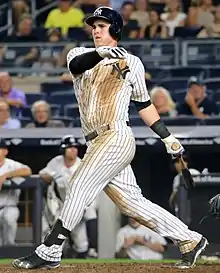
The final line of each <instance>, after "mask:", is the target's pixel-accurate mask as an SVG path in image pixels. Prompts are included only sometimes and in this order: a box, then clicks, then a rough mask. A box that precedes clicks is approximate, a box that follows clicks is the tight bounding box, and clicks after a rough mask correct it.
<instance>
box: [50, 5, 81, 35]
mask: <svg viewBox="0 0 220 273" xmlns="http://www.w3.org/2000/svg"><path fill="white" fill-rule="evenodd" d="M83 18H84V13H83V12H82V10H80V9H78V8H74V7H72V1H71V0H59V8H56V9H53V10H52V11H51V12H50V13H49V14H48V17H47V20H46V22H45V27H46V28H61V33H62V35H63V37H66V36H67V34H68V29H69V28H70V27H82V26H83Z"/></svg>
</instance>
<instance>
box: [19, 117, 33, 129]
mask: <svg viewBox="0 0 220 273" xmlns="http://www.w3.org/2000/svg"><path fill="white" fill-rule="evenodd" d="M19 120H20V122H21V127H22V128H24V127H26V125H27V124H28V123H30V122H32V119H30V118H24V117H21V118H19Z"/></svg>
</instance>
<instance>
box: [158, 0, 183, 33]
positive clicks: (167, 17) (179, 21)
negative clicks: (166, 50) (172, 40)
mask: <svg viewBox="0 0 220 273" xmlns="http://www.w3.org/2000/svg"><path fill="white" fill-rule="evenodd" d="M167 8H168V12H166V13H163V14H161V20H162V21H164V23H165V25H166V26H167V28H168V34H169V36H170V37H173V35H174V32H175V28H176V27H182V26H184V25H185V20H186V17H187V16H186V14H185V13H183V12H181V6H180V0H169V2H168V4H167Z"/></svg>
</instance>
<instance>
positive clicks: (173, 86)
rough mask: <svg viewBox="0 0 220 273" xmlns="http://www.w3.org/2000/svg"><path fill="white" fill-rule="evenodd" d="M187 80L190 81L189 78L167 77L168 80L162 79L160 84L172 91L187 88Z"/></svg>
mask: <svg viewBox="0 0 220 273" xmlns="http://www.w3.org/2000/svg"><path fill="white" fill-rule="evenodd" d="M187 81H188V78H186V79H182V78H175V79H167V80H166V79H165V80H162V81H161V83H160V84H161V85H162V86H163V87H164V88H166V89H167V90H169V91H171V92H172V90H178V89H183V88H187Z"/></svg>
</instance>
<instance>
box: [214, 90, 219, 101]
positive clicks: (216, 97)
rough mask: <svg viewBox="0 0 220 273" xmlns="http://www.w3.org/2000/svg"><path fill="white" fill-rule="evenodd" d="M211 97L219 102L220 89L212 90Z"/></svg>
mask: <svg viewBox="0 0 220 273" xmlns="http://www.w3.org/2000/svg"><path fill="white" fill-rule="evenodd" d="M213 99H214V100H215V101H217V102H220V91H216V92H213Z"/></svg>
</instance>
